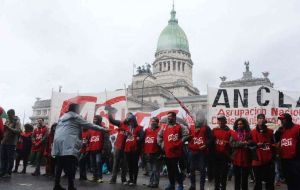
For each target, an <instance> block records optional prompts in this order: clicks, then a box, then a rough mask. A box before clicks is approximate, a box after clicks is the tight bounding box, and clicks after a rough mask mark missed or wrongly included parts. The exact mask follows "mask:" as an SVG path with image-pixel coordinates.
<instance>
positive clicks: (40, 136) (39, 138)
mask: <svg viewBox="0 0 300 190" xmlns="http://www.w3.org/2000/svg"><path fill="white" fill-rule="evenodd" d="M37 122H38V123H37V128H35V129H34V130H33V135H32V150H31V151H32V158H33V159H32V160H33V162H34V163H35V164H36V167H35V171H34V172H33V173H32V175H33V176H39V175H40V174H41V172H40V166H41V161H42V158H43V155H44V151H45V147H46V144H47V138H48V134H49V132H48V128H47V126H46V125H45V124H44V119H43V118H39V119H38V120H37Z"/></svg>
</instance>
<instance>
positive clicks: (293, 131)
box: [278, 113, 300, 190]
mask: <svg viewBox="0 0 300 190" xmlns="http://www.w3.org/2000/svg"><path fill="white" fill-rule="evenodd" d="M278 119H280V121H281V125H282V127H283V130H282V133H281V140H280V157H281V159H282V169H283V174H284V176H285V179H286V183H287V186H288V190H297V189H299V187H300V182H299V179H300V126H299V125H296V124H294V123H293V120H292V116H291V115H290V114H288V113H285V114H281V115H280V116H279V117H278Z"/></svg>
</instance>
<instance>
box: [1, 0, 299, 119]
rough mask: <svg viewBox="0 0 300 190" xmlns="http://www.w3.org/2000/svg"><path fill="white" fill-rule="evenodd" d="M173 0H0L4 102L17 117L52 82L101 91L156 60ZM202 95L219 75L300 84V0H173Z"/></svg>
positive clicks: (47, 92)
mask: <svg viewBox="0 0 300 190" xmlns="http://www.w3.org/2000/svg"><path fill="white" fill-rule="evenodd" d="M171 7H172V1H171V0H147V1H146V0H107V1H104V0H81V1H80V0H42V1H40V0H26V1H24V0H19V1H17V0H0V66H1V67H0V71H1V72H0V105H1V106H3V107H4V108H5V109H6V110H7V109H9V108H15V109H16V111H17V114H18V115H20V116H21V117H22V116H23V112H24V111H25V112H26V117H28V116H29V115H31V114H32V108H31V106H32V105H33V103H34V101H35V97H41V98H42V99H46V98H50V96H51V89H52V88H53V89H55V90H58V86H59V85H62V86H63V91H65V92H77V91H78V92H101V91H104V89H105V88H106V89H107V90H115V89H119V88H124V84H126V85H128V84H129V83H130V82H131V79H132V74H133V64H136V65H142V64H144V63H145V62H148V63H152V62H153V61H154V53H155V50H156V44H157V40H158V37H159V34H160V32H161V31H162V30H163V28H164V27H165V26H166V25H167V21H168V20H169V18H170V10H171ZM175 9H176V11H177V18H178V20H179V25H180V26H181V27H182V28H183V30H184V31H185V33H186V35H187V37H188V40H189V46H190V52H191V55H192V60H193V62H194V68H193V71H194V73H193V75H194V76H193V78H194V85H195V86H196V87H197V88H198V89H199V90H200V93H201V94H205V93H206V86H207V85H210V86H218V85H219V83H220V79H219V77H220V76H227V78H228V80H234V79H238V78H241V76H242V72H243V71H244V69H245V68H244V64H243V63H244V61H246V60H249V61H250V70H251V71H252V72H253V75H254V76H256V77H261V76H262V74H261V72H263V71H269V72H270V76H269V78H270V79H271V81H272V82H274V83H275V88H278V89H284V90H292V91H300V69H299V66H300V1H299V0H263V1H262V0H251V1H250V0H243V1H241V0H175Z"/></svg>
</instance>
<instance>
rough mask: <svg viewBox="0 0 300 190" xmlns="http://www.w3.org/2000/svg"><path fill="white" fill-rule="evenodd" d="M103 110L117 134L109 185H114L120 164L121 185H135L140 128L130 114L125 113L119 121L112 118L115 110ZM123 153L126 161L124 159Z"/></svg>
mask: <svg viewBox="0 0 300 190" xmlns="http://www.w3.org/2000/svg"><path fill="white" fill-rule="evenodd" d="M105 110H107V111H108V116H109V122H110V123H111V124H113V125H115V126H117V127H118V130H117V131H118V134H117V138H116V141H115V143H114V163H113V172H112V177H111V180H110V183H111V184H114V183H116V180H117V174H118V170H119V168H120V164H121V170H122V173H121V181H122V184H129V185H135V184H136V180H137V174H138V159H139V154H140V151H141V148H142V147H141V145H142V139H143V130H142V127H141V126H138V124H137V121H136V118H135V116H134V115H133V114H132V113H130V112H129V113H127V115H126V119H125V120H123V121H119V120H115V119H114V118H113V114H115V112H116V109H115V108H113V107H111V106H106V107H105ZM125 153H126V158H127V159H125ZM127 168H128V169H129V181H128V182H127V181H126V172H127Z"/></svg>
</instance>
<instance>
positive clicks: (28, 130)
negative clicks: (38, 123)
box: [13, 123, 33, 174]
mask: <svg viewBox="0 0 300 190" xmlns="http://www.w3.org/2000/svg"><path fill="white" fill-rule="evenodd" d="M24 128H25V132H21V134H20V137H19V140H18V142H17V146H16V149H17V156H16V164H15V169H14V171H13V172H14V173H17V172H18V168H19V165H20V161H21V160H23V170H22V172H21V173H22V174H25V173H26V168H27V164H28V158H29V155H30V151H31V145H32V141H31V138H32V137H31V136H32V131H33V126H32V125H30V124H28V123H27V124H25V125H24Z"/></svg>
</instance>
